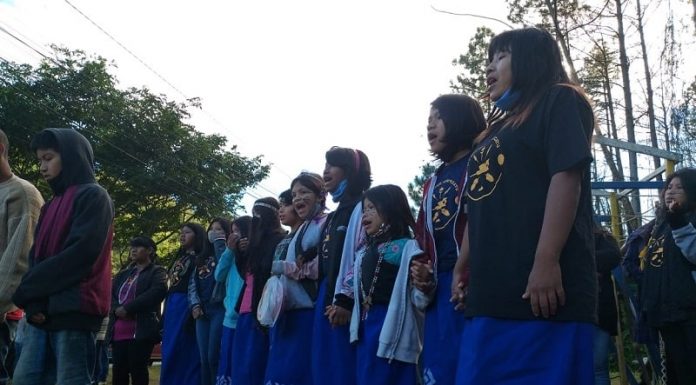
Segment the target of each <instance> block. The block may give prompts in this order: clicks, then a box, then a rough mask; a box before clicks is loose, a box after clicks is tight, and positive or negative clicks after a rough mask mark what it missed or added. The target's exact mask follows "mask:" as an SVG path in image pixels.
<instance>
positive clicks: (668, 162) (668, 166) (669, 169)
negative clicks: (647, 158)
mask: <svg viewBox="0 0 696 385" xmlns="http://www.w3.org/2000/svg"><path fill="white" fill-rule="evenodd" d="M672 174H674V161H673V160H672V159H665V175H667V176H670V175H672Z"/></svg>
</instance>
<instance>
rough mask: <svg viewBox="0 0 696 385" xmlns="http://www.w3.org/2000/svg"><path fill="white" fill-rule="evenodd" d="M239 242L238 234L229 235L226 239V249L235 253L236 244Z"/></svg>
mask: <svg viewBox="0 0 696 385" xmlns="http://www.w3.org/2000/svg"><path fill="white" fill-rule="evenodd" d="M238 241H239V234H237V233H232V234H230V236H229V237H227V247H228V248H229V249H230V250H232V251H234V252H236V251H237V242H238Z"/></svg>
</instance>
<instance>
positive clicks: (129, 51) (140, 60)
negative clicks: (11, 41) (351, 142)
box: [64, 0, 292, 185]
mask: <svg viewBox="0 0 696 385" xmlns="http://www.w3.org/2000/svg"><path fill="white" fill-rule="evenodd" d="M64 1H65V3H67V4H68V5H69V6H70V7H71V8H72V9H73V10H75V12H77V13H79V14H80V15H81V16H82V17H84V18H85V19H86V20H87V21H89V23H90V24H92V25H93V26H94V27H96V28H97V29H98V30H99V31H101V32H102V33H104V35H106V36H107V37H108V38H109V39H111V40H112V41H113V42H115V43H116V44H117V45H118V46H119V47H121V48H122V49H123V50H124V51H126V52H127V53H128V54H129V55H131V56H132V57H133V58H134V59H135V60H137V61H138V62H139V63H140V64H142V65H143V66H144V67H145V68H147V69H148V70H149V71H150V72H152V73H153V74H155V76H157V77H158V78H159V79H160V80H162V81H163V82H165V83H166V84H167V85H168V86H169V87H171V88H172V89H173V90H175V91H176V92H178V93H179V94H180V95H181V96H183V97H184V99H186V100H190V98H189V97H188V96H187V95H186V94H185V93H184V92H183V91H181V90H180V89H179V88H177V87H176V86H175V85H174V84H172V82H170V81H169V80H167V79H166V78H165V77H164V76H163V75H161V74H160V73H159V72H157V71H156V70H155V69H154V68H153V67H152V66H150V65H149V64H147V63H146V62H145V61H144V60H143V59H141V58H140V57H139V56H138V55H136V54H135V53H134V52H133V51H131V50H130V49H128V47H126V46H125V44H123V43H121V42H120V41H119V40H118V39H116V38H115V37H114V36H113V35H112V34H110V33H109V32H108V31H106V29H104V28H102V27H101V26H100V25H99V24H97V22H96V21H94V20H92V19H91V18H90V17H89V16H87V15H86V14H85V13H84V12H82V11H81V10H80V9H79V8H77V6H75V5H74V4H72V3H71V2H70V1H69V0H64ZM201 111H203V113H205V114H206V115H207V116H208V117H209V118H210V119H211V120H212V121H213V122H215V123H216V124H217V125H218V126H220V127H222V128H223V129H225V128H226V127H225V126H224V125H223V124H222V123H221V122H220V121H219V120H218V119H217V118H216V117H215V116H213V115H212V114H211V113H210V112H208V111H207V110H206V109H204V108H203V107H201ZM232 135H234V136H235V137H236V138H237V139H238V140H240V141H243V139H242V138H240V137H239V136H237V135H235V134H232ZM270 166H271V167H272V168H273V167H275V168H276V169H277V170H278V171H279V172H281V173H282V174H283V175H285V176H286V177H288V178H290V179H292V177H291V176H290V175H288V173H286V172H285V171H283V170H281V169H280V168H279V167H278V166H275V165H274V164H273V163H271V165H270ZM259 185H260V184H259Z"/></svg>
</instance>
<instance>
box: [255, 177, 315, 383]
mask: <svg viewBox="0 0 696 385" xmlns="http://www.w3.org/2000/svg"><path fill="white" fill-rule="evenodd" d="M290 188H291V191H292V203H293V206H294V207H295V212H297V215H298V216H299V217H300V218H301V219H302V220H303V223H302V225H301V226H300V228H299V229H298V230H297V233H295V236H294V237H293V239H292V240H291V241H290V244H289V245H288V252H287V254H286V257H285V259H284V260H278V261H274V262H273V268H272V273H273V274H279V275H281V281H282V282H283V285H284V286H285V293H286V294H285V303H284V306H283V313H282V314H281V315H280V317H279V318H278V320H277V321H276V324H275V325H274V326H273V328H271V333H270V339H271V348H270V351H269V353H268V366H267V368H266V378H265V380H264V383H272V384H279V385H285V384H288V385H289V384H293V385H305V384H312V371H311V367H312V366H311V365H312V361H311V353H312V352H311V347H312V344H311V340H312V327H313V321H314V304H315V302H316V300H317V295H318V284H317V278H318V273H319V272H318V260H317V245H319V242H320V236H321V230H322V228H323V227H324V223H325V222H326V190H325V189H324V180H323V179H322V178H321V176H319V175H318V174H314V173H309V172H303V173H301V174H300V175H299V176H297V177H296V178H295V179H293V181H292V183H291V184H290Z"/></svg>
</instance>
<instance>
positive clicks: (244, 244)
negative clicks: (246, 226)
mask: <svg viewBox="0 0 696 385" xmlns="http://www.w3.org/2000/svg"><path fill="white" fill-rule="evenodd" d="M248 248H249V238H247V237H244V238H240V239H239V250H240V251H241V252H245V251H247V249H248Z"/></svg>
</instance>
